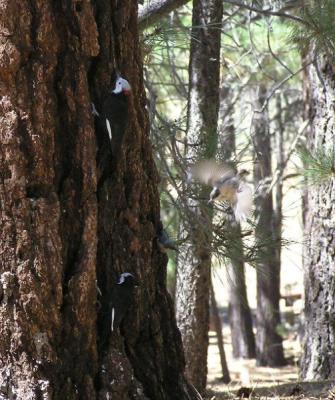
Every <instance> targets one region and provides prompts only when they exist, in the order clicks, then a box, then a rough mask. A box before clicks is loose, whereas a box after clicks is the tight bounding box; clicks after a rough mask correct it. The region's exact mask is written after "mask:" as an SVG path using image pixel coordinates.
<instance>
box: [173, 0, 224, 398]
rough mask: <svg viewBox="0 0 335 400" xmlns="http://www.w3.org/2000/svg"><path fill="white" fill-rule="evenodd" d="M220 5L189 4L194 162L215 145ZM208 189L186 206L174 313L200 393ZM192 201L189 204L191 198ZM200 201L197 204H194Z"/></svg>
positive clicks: (205, 340)
mask: <svg viewBox="0 0 335 400" xmlns="http://www.w3.org/2000/svg"><path fill="white" fill-rule="evenodd" d="M221 18H222V4H221V1H219V0H210V1H205V0H194V2H193V17H192V26H193V28H192V33H191V38H192V40H191V51H190V53H191V54H190V65H189V99H188V126H187V143H188V150H187V154H186V158H187V160H188V162H194V161H196V160H198V159H200V158H208V157H213V156H214V155H215V151H216V144H217V117H218V108H219V89H218V88H219V65H220V35H221V31H220V29H217V28H218V27H219V26H220V24H221ZM208 193H209V191H208V189H207V188H206V189H202V190H200V191H194V193H192V194H190V199H189V201H188V204H187V206H186V210H185V213H186V218H185V222H184V223H183V225H182V226H181V236H182V237H183V238H185V237H187V236H188V237H189V239H190V240H188V241H186V242H185V244H183V245H182V246H180V249H179V255H178V267H177V285H176V312H177V322H178V326H179V329H180V330H181V334H182V338H183V344H184V349H185V356H186V374H187V376H188V378H189V379H190V381H191V383H193V384H194V386H195V387H196V388H197V389H198V390H199V391H203V390H204V389H205V387H206V377H207V347H208V325H209V287H210V270H211V251H210V245H211V237H212V231H211V220H212V212H211V210H209V209H208V207H207V206H206V203H207V199H208V198H209V196H208ZM193 195H195V196H194V198H193V199H192V197H193ZM199 199H201V200H199Z"/></svg>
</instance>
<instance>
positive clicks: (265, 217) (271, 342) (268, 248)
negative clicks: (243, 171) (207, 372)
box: [253, 85, 285, 367]
mask: <svg viewBox="0 0 335 400" xmlns="http://www.w3.org/2000/svg"><path fill="white" fill-rule="evenodd" d="M266 95H267V90H266V87H265V86H263V85H261V86H260V87H259V91H258V94H257V101H256V106H255V107H256V108H258V109H259V108H261V106H262V105H263V103H264V101H265V99H266ZM253 141H254V181H255V187H256V188H257V190H256V196H255V205H256V212H255V216H256V220H257V226H256V232H255V235H256V244H257V246H259V250H258V255H257V334H256V360H257V363H258V365H264V366H266V365H268V366H271V367H274V366H280V365H284V364H285V359H284V352H283V344H282V338H281V336H280V335H279V334H278V333H277V331H276V329H277V327H278V325H279V323H280V313H279V298H280V260H279V259H278V254H280V253H279V252H278V249H277V245H278V243H277V241H276V239H277V237H276V236H277V235H276V220H275V214H274V209H273V203H272V192H270V193H268V188H269V184H270V183H271V179H272V172H271V144H270V135H269V126H268V116H267V110H265V111H264V112H263V113H261V114H258V115H256V117H255V119H254V135H253Z"/></svg>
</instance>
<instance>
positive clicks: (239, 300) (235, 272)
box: [218, 77, 256, 358]
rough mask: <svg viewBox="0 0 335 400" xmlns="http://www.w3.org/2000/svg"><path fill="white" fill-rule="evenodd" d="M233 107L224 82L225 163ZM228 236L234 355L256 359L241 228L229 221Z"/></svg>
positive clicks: (231, 150)
mask: <svg viewBox="0 0 335 400" xmlns="http://www.w3.org/2000/svg"><path fill="white" fill-rule="evenodd" d="M233 111H234V105H233V104H232V93H231V91H230V88H229V86H228V85H226V84H225V83H224V77H223V78H222V79H221V87H220V110H219V124H218V130H219V154H220V156H222V158H223V160H224V161H233V160H234V159H235V150H236V148H235V129H234V118H233ZM225 225H226V234H227V237H228V238H229V248H228V253H229V256H230V257H229V262H228V263H227V266H226V268H227V275H228V283H229V289H228V290H229V324H230V330H231V338H232V347H233V356H234V357H235V358H254V357H255V356H256V348H255V337H254V333H253V330H252V316H251V311H250V307H249V303H248V297H247V288H246V284H245V269H244V259H243V243H242V239H241V227H240V225H239V224H237V225H236V224H231V223H230V222H229V220H228V219H227V221H226V224H225Z"/></svg>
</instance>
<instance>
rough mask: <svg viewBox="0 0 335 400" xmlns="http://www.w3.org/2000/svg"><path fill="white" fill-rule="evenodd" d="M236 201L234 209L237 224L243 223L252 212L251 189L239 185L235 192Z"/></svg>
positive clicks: (246, 185)
mask: <svg viewBox="0 0 335 400" xmlns="http://www.w3.org/2000/svg"><path fill="white" fill-rule="evenodd" d="M236 197H237V201H236V204H235V207H234V213H235V218H236V221H237V222H242V221H245V220H246V219H247V218H248V216H249V215H250V214H251V210H252V188H251V186H250V185H248V184H246V183H241V185H240V187H239V189H238V191H237V192H236Z"/></svg>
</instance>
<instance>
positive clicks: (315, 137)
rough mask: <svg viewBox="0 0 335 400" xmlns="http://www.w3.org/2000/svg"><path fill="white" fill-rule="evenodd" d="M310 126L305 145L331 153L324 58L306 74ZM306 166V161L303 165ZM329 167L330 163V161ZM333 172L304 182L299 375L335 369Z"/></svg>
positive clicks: (332, 83)
mask: <svg viewBox="0 0 335 400" xmlns="http://www.w3.org/2000/svg"><path fill="white" fill-rule="evenodd" d="M305 78H306V79H305V80H304V83H305V85H306V86H305V89H306V90H305V93H306V100H307V111H308V115H309V118H310V121H311V129H310V130H309V134H308V136H307V141H306V144H307V146H308V150H310V151H311V152H312V154H315V152H316V151H319V152H320V151H322V152H324V154H325V155H327V154H328V155H329V154H331V153H333V154H334V149H335V134H334V132H335V124H334V106H333V104H334V99H335V91H334V87H335V73H334V67H333V64H332V63H330V62H328V60H326V59H325V58H322V57H320V60H318V61H317V62H315V63H314V64H313V65H311V66H310V67H309V68H308V70H307V74H306V76H305ZM306 167H307V168H308V166H306ZM333 168H334V164H333ZM333 173H334V172H331V171H330V175H329V176H328V177H326V179H324V180H323V181H322V180H319V182H317V183H314V185H309V186H308V188H307V198H306V206H307V209H306V210H305V247H304V269H305V324H306V325H305V329H306V331H305V343H304V353H303V357H302V363H301V374H302V377H303V378H304V379H317V380H319V379H328V378H334V376H335V375H334V371H335V356H334V354H335V347H334V343H335V325H334V320H335V297H334V287H335V275H334V265H335V253H334V244H335V239H334V238H335V202H334V199H335V195H334V193H335V192H334V185H335V178H334V175H333Z"/></svg>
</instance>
